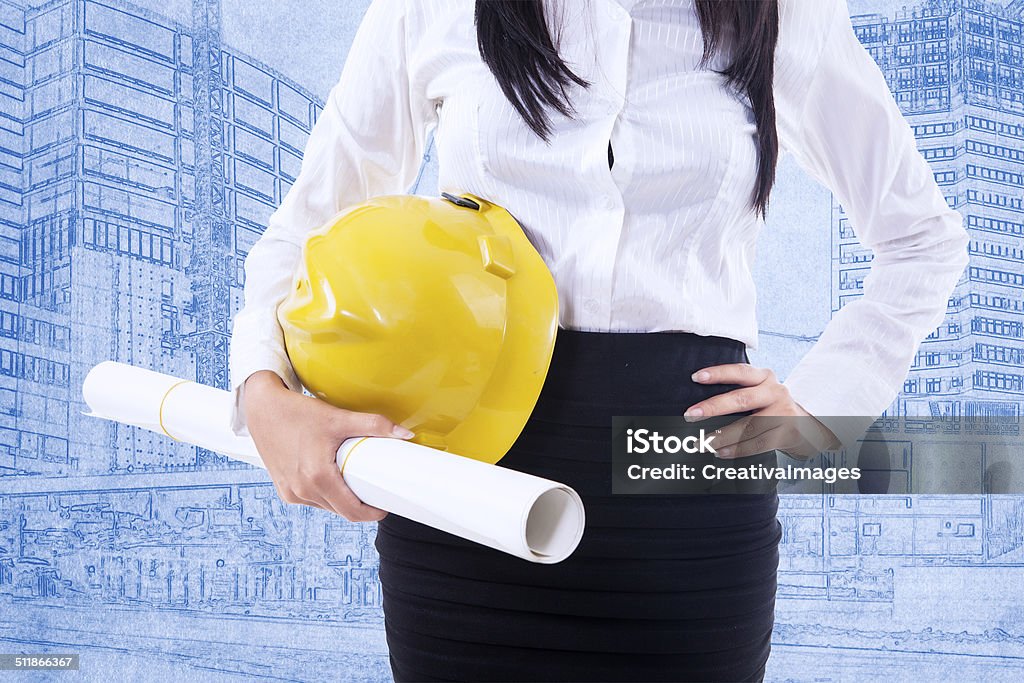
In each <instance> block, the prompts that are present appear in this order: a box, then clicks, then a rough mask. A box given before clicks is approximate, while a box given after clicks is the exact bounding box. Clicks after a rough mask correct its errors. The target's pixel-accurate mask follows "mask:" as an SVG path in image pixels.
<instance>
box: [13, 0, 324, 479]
mask: <svg viewBox="0 0 1024 683" xmlns="http://www.w3.org/2000/svg"><path fill="white" fill-rule="evenodd" d="M194 11H195V13H196V15H197V16H195V17H194V22H193V24H194V26H195V27H197V28H196V29H193V28H192V26H191V25H189V26H186V25H183V24H180V23H175V22H173V21H170V20H168V19H167V18H165V17H160V16H157V15H153V14H151V13H148V12H146V11H143V10H141V9H139V8H137V7H133V6H132V5H130V4H128V3H124V2H118V1H117V0H54V1H51V2H46V3H32V4H26V3H21V2H12V1H11V0H0V69H2V71H0V101H2V103H3V106H2V107H0V136H2V138H0V476H2V475H4V474H33V473H38V474H48V475H60V474H66V473H70V472H74V473H76V474H92V473H95V474H108V473H131V472H141V471H175V470H180V469H183V468H184V469H188V468H194V467H196V466H197V465H210V464H215V463H217V462H219V461H220V459H219V458H216V457H211V456H210V454H204V453H200V454H199V455H198V457H197V453H196V450H195V449H194V448H191V447H188V446H183V445H181V444H177V443H174V442H171V441H170V440H169V439H167V438H164V437H160V436H156V435H150V434H148V433H145V432H143V431H142V430H136V429H130V428H125V427H120V426H116V425H113V424H108V423H105V422H101V421H99V420H96V419H95V418H83V417H82V416H80V415H79V412H80V411H81V410H82V409H84V404H83V403H81V396H80V393H79V387H81V383H82V379H83V378H84V376H85V373H86V372H87V371H88V369H89V368H90V367H91V366H92V365H93V364H95V363H97V362H99V361H102V360H105V359H113V360H119V361H123V362H127V363H132V364H135V365H140V366H143V367H148V368H152V369H155V370H158V371H162V372H167V373H170V374H174V375H178V376H182V377H187V378H195V379H197V380H198V381H201V382H204V383H207V384H211V385H214V386H220V387H226V386H227V349H228V338H229V333H230V319H231V316H232V314H233V313H234V311H235V310H237V308H238V306H239V305H240V304H241V287H242V284H243V282H242V277H243V270H242V261H243V259H244V256H245V254H246V253H247V251H248V249H249V247H250V246H251V245H252V243H253V242H254V241H255V239H256V238H257V237H258V236H259V234H260V233H261V232H262V230H263V227H264V225H265V223H266V219H267V217H268V216H269V214H270V213H271V211H272V210H273V208H274V207H275V206H276V205H277V204H278V203H279V201H280V199H281V197H282V195H283V193H284V192H286V191H287V188H288V187H289V184H290V183H291V182H292V181H293V180H294V177H295V176H296V174H297V173H298V168H299V164H300V159H301V150H302V147H303V144H304V141H305V138H306V136H307V135H308V132H309V130H310V126H311V124H312V123H313V121H314V120H315V117H316V116H317V114H318V112H319V110H320V107H321V104H320V103H319V102H317V101H316V100H315V98H314V97H313V96H312V95H311V94H309V93H308V92H306V91H304V90H303V89H302V88H300V87H298V86H297V85H295V84H293V83H290V82H288V81H287V80H286V79H284V78H283V77H281V76H280V75H278V74H276V73H274V72H273V71H271V70H270V69H269V68H267V67H266V66H264V65H262V64H260V63H258V62H256V61H254V60H251V59H249V58H247V57H245V56H243V55H239V54H233V53H231V52H230V51H228V50H225V49H223V48H222V46H221V44H220V37H219V36H220V29H219V26H220V15H219V12H220V9H219V3H218V2H213V1H210V0H196V2H195V3H194Z"/></svg>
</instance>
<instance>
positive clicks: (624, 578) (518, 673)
mask: <svg viewBox="0 0 1024 683" xmlns="http://www.w3.org/2000/svg"><path fill="white" fill-rule="evenodd" d="M746 362H748V358H747V353H746V347H745V345H744V344H743V343H741V342H739V341H736V340H732V339H726V338H723V337H713V336H701V335H696V334H691V333H687V332H652V333H643V332H635V333H633V332H627V333H616V332H583V331H576V330H565V329H561V330H559V331H558V337H557V340H556V342H555V351H554V358H553V359H552V363H551V369H550V371H549V373H548V377H547V379H546V381H545V384H544V389H543V392H542V394H541V397H540V400H539V401H538V403H537V406H536V408H535V409H534V411H533V414H532V415H531V418H530V420H529V423H528V424H527V426H526V428H525V429H524V431H523V432H522V434H521V435H520V437H519V439H518V440H517V441H516V443H515V445H514V446H513V447H512V449H511V450H510V451H509V453H508V454H507V455H506V456H505V457H504V458H503V459H502V460H501V461H500V462H499V463H498V465H499V466H502V467H508V468H511V469H514V470H519V471H522V472H529V473H531V474H535V475H538V476H541V477H547V478H549V479H554V480H557V481H560V482H564V483H566V484H568V485H569V486H572V487H573V488H574V489H576V491H577V492H578V493H579V494H580V496H581V497H582V499H583V502H584V505H585V507H586V527H585V531H584V534H583V539H582V540H581V542H580V545H579V547H578V548H577V549H576V551H575V552H574V553H573V554H572V555H571V556H570V557H569V558H568V559H566V560H564V561H562V562H560V563H557V564H552V565H545V564H536V563H532V562H529V561H526V560H522V559H520V558H517V557H514V556H512V555H508V554H506V553H503V552H500V551H498V550H494V549H491V548H487V547H485V546H482V545H479V544H476V543H473V542H470V541H466V540H464V539H461V538H459V537H457V536H454V535H452V534H448V533H446V532H442V531H438V530H436V529H432V528H430V527H428V526H425V525H423V524H419V523H417V522H413V521H410V520H409V519H406V518H403V517H400V516H398V515H395V514H389V515H388V516H387V517H386V518H385V519H383V520H381V521H380V522H379V523H378V530H377V538H376V548H377V551H378V553H379V554H380V582H381V586H382V588H383V609H384V625H385V635H386V638H387V643H388V647H389V651H390V658H391V669H392V673H393V675H394V678H395V680H396V681H398V682H399V683H401V682H404V681H758V680H761V679H762V677H763V676H764V668H765V663H766V662H767V660H768V654H769V651H770V641H771V634H772V625H773V621H774V612H775V590H776V572H777V569H778V557H779V556H778V544H779V541H780V538H781V535H782V529H781V526H780V524H779V522H778V520H777V518H776V513H777V511H778V495H777V493H776V492H774V491H771V492H770V493H747V494H741V493H736V494H678V495H612V493H611V475H612V468H611V436H612V427H611V418H612V416H614V415H680V414H682V412H683V411H684V410H685V409H686V408H687V407H688V406H690V405H691V404H693V403H694V402H696V401H698V400H700V399H702V398H706V397H709V396H712V395H715V394H718V393H724V392H725V391H729V390H731V389H734V388H736V386H735V385H726V384H719V385H700V384H697V383H695V382H693V381H692V380H691V379H690V375H691V374H692V373H693V372H694V371H695V370H697V369H699V368H702V367H706V366H709V365H719V364H723V363H746Z"/></svg>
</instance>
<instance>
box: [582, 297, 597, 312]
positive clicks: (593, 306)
mask: <svg viewBox="0 0 1024 683" xmlns="http://www.w3.org/2000/svg"><path fill="white" fill-rule="evenodd" d="M583 308H585V309H587V313H597V308H598V306H597V299H587V300H586V301H584V302H583Z"/></svg>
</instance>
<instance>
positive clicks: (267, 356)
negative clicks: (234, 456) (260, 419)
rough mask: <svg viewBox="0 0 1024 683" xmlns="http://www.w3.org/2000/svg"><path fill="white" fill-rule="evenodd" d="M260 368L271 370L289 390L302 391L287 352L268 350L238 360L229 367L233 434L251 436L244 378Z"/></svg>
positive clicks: (247, 377)
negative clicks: (246, 416) (247, 420)
mask: <svg viewBox="0 0 1024 683" xmlns="http://www.w3.org/2000/svg"><path fill="white" fill-rule="evenodd" d="M260 370H271V371H273V372H274V373H276V374H277V376H278V377H280V378H281V379H282V381H284V383H285V386H287V387H288V388H289V389H290V390H292V391H295V392H298V393H302V382H300V381H299V378H298V376H297V375H296V374H295V369H294V368H293V367H292V364H291V361H290V360H289V359H288V356H287V354H284V353H279V352H276V351H272V350H268V351H266V352H264V353H261V354H258V355H256V356H252V357H248V358H244V359H242V360H239V361H238V362H237V363H236V364H235V365H233V366H232V367H231V392H232V401H231V431H232V433H234V434H235V436H252V435H251V434H250V433H249V427H248V425H247V424H246V422H245V411H244V410H243V408H242V406H243V405H244V401H245V380H247V379H249V377H251V376H252V374H253V373H255V372H259V371H260Z"/></svg>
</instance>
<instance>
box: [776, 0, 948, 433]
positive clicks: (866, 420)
mask: <svg viewBox="0 0 1024 683" xmlns="http://www.w3.org/2000/svg"><path fill="white" fill-rule="evenodd" d="M829 4H830V5H834V7H833V8H831V11H830V12H829V13H828V14H829V16H830V17H831V18H830V19H828V20H827V24H828V27H827V39H826V41H825V43H824V47H823V51H822V54H821V57H820V60H819V61H818V63H817V65H816V66H815V67H814V72H813V74H812V75H811V78H810V80H809V81H808V82H804V83H800V84H793V90H794V91H796V90H800V91H801V92H802V93H803V94H802V95H801V97H802V98H803V99H802V102H801V104H800V107H799V109H798V116H797V117H796V118H795V119H793V120H792V121H790V122H788V123H786V124H785V125H782V126H780V138H782V137H784V138H785V139H784V140H783V145H784V146H785V147H786V148H787V149H788V151H790V152H791V153H792V154H793V155H794V157H795V159H796V160H797V162H798V163H799V164H800V165H801V166H802V167H803V168H804V169H805V170H806V171H807V172H808V173H809V174H810V175H812V176H813V177H815V178H816V179H817V180H818V181H819V182H821V183H822V184H823V185H825V186H826V187H828V188H829V189H831V190H832V192H833V194H834V195H835V196H836V198H837V199H838V200H839V202H840V204H841V205H842V206H843V208H844V210H845V211H846V213H847V215H848V216H849V218H850V220H851V223H852V227H853V229H854V231H855V232H856V234H857V237H858V239H859V241H860V242H861V243H862V244H863V245H864V246H866V247H868V248H869V249H870V250H871V251H872V253H873V255H874V259H873V261H872V262H871V267H870V271H869V273H868V274H867V275H866V277H865V279H864V283H863V296H861V297H859V298H857V299H855V300H854V301H852V302H850V303H848V304H846V305H845V306H844V307H843V308H842V309H841V310H839V311H838V312H837V313H836V314H835V316H834V317H833V318H832V320H831V321H829V324H828V325H827V326H826V327H825V329H824V331H823V333H822V335H821V337H820V338H819V340H818V341H817V342H816V343H815V344H814V346H813V347H812V348H811V349H810V350H809V351H808V352H807V354H806V355H805V356H804V357H803V358H802V359H801V360H800V362H799V363H798V364H797V365H796V367H795V368H794V369H793V371H792V372H791V373H790V374H789V376H788V377H787V378H786V380H785V382H784V383H783V384H784V385H785V386H786V387H787V388H788V389H789V392H790V395H791V396H792V397H793V399H794V400H795V401H796V402H797V403H798V404H800V405H801V406H802V407H803V408H804V409H805V410H806V411H807V412H809V413H810V414H811V415H813V416H815V417H816V418H818V419H819V420H820V421H821V422H822V423H824V424H825V425H826V426H828V427H829V428H830V429H831V430H832V431H833V432H834V433H835V434H836V436H837V437H838V438H839V441H840V443H841V445H842V447H844V448H848V447H851V446H853V445H854V444H855V443H856V441H857V440H858V439H859V438H860V437H861V436H863V434H864V432H865V430H866V429H867V428H868V427H869V426H870V424H871V422H873V421H874V420H875V419H876V418H877V417H878V416H880V415H881V414H882V413H883V412H884V411H885V409H886V408H887V407H888V406H889V405H890V404H891V402H892V401H893V399H895V398H896V396H897V395H898V393H899V391H900V389H901V387H902V385H903V382H904V380H905V379H906V376H907V373H908V371H909V370H910V367H911V364H912V362H913V358H914V356H915V355H916V353H917V351H918V348H919V346H920V343H921V342H922V341H923V340H924V338H925V337H926V336H927V335H928V334H930V333H931V332H932V331H933V330H934V329H935V328H936V327H937V326H938V325H939V324H940V323H941V322H942V320H943V317H944V316H945V313H946V306H947V301H948V299H949V297H950V295H951V293H952V291H953V289H954V287H955V286H956V283H957V282H958V280H959V279H960V276H961V275H962V273H963V271H964V268H965V267H966V265H967V262H968V253H967V248H966V246H967V243H968V236H967V232H966V230H965V229H964V227H963V219H962V217H961V216H960V214H959V213H957V212H956V211H954V210H952V209H950V208H949V206H948V204H947V203H946V200H945V198H944V197H943V194H942V192H941V190H940V188H939V187H938V185H937V184H936V182H935V178H934V176H933V172H932V170H931V169H930V168H929V166H928V164H927V162H926V161H925V159H924V157H923V156H922V155H921V153H920V152H919V151H918V149H917V146H916V143H915V139H914V135H913V132H912V130H911V128H910V125H909V124H908V123H907V121H906V120H905V119H904V118H903V116H902V113H901V112H900V110H899V107H898V106H897V104H896V102H895V100H894V98H893V96H892V94H891V93H890V91H889V88H888V86H887V85H886V82H885V78H884V76H883V74H882V73H881V71H880V69H879V68H878V65H877V64H876V63H875V61H874V59H873V58H872V57H871V55H870V53H868V52H867V50H866V49H865V48H864V47H863V46H862V45H861V44H860V42H859V41H858V39H857V36H856V34H855V32H854V30H853V26H852V23H851V21H850V16H849V11H848V8H847V6H846V2H845V0H830V2H829ZM789 97H790V98H794V97H795V96H794V95H789Z"/></svg>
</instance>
